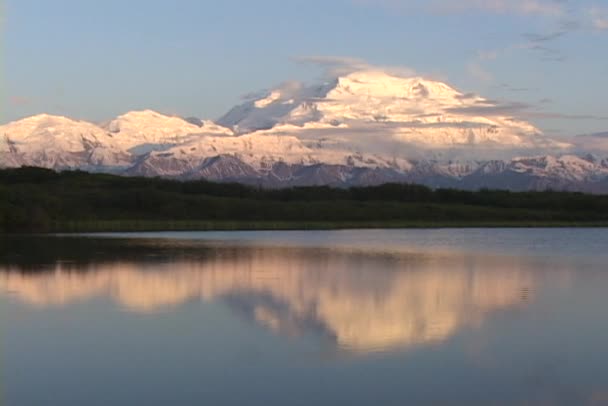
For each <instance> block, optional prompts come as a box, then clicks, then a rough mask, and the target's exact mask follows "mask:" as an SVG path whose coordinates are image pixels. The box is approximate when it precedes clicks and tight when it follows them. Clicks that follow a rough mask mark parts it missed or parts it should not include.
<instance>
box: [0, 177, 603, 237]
mask: <svg viewBox="0 0 608 406" xmlns="http://www.w3.org/2000/svg"><path fill="white" fill-rule="evenodd" d="M605 225H608V196H594V195H586V194H582V193H565V192H553V191H546V192H525V193H513V192H508V191H497V190H481V191H477V192H469V191H459V190H451V189H438V190H432V189H429V188H427V187H424V186H419V185H403V184H386V185H382V186H374V187H357V188H351V189H338V188H330V187H298V188H289V189H279V190H269V189H260V188H256V187H250V186H245V185H239V184H223V183H212V182H207V181H189V182H180V181H173V180H166V179H159V178H154V179H150V178H129V177H119V176H113V175H106V174H91V173H86V172H81V171H70V172H61V173H58V172H54V171H51V170H48V169H40V168H27V167H24V168H20V169H5V170H0V231H2V232H47V231H139V230H211V229H215V230H217V229H222V230H236V229H327V228H359V227H361V228H369V227H444V226H454V227H456V226H458V227H461V226H482V227H490V226H497V227H498V226H605Z"/></svg>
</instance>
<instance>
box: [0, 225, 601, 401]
mask: <svg viewBox="0 0 608 406" xmlns="http://www.w3.org/2000/svg"><path fill="white" fill-rule="evenodd" d="M0 244H1V248H0V348H1V351H0V403H1V404H2V405H8V406H12V405H18V406H19V405H62V406H68V405H104V406H106V405H136V404H141V405H152V406H154V405H264V406H272V405H332V406H334V405H341V404H343V405H427V404H429V405H608V269H607V268H608V267H607V265H608V230H606V229H595V230H591V229H559V230H558V229H550V230H549V229H547V230H543V229H537V230H523V229H521V230H516V229H513V230H510V229H503V230H497V229H492V230H391V231H388V230H386V231H384V230H376V231H340V232H242V233H241V232H239V233H236V232H235V233H148V234H103V235H101V234H100V235H86V236H78V237H62V236H55V237H20V238H17V237H14V238H10V239H9V238H5V239H0Z"/></svg>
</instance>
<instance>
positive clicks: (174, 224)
mask: <svg viewBox="0 0 608 406" xmlns="http://www.w3.org/2000/svg"><path fill="white" fill-rule="evenodd" d="M567 227H586V228H590V227H608V221H403V220H401V221H341V222H332V221H316V222H302V221H183V220H178V221H168V220H164V221H152V220H143V221H137V220H132V221H125V220H115V221H112V220H106V221H69V222H57V223H54V224H53V226H52V228H51V229H50V230H49V231H50V232H59V233H95V232H142V231H254V230H277V231H278V230H352V229H401V228H402V229H408V228H409V229H428V228H567Z"/></svg>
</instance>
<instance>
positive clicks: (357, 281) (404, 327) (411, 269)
mask: <svg viewBox="0 0 608 406" xmlns="http://www.w3.org/2000/svg"><path fill="white" fill-rule="evenodd" d="M140 254H141V253H140ZM142 258H145V260H144V259H142V260H139V261H138V260H135V259H132V258H129V259H123V258H121V257H120V256H118V257H113V258H112V259H111V260H108V259H107V258H104V259H99V260H98V261H90V262H88V263H80V262H78V261H76V262H71V261H67V262H66V261H65V260H63V259H62V260H56V261H55V262H54V263H53V264H51V265H49V266H46V267H42V266H41V267H38V268H36V267H34V268H32V267H31V266H30V267H29V268H27V270H26V269H24V268H23V267H21V266H20V265H19V264H15V263H12V264H6V265H4V266H3V268H2V272H1V273H0V291H4V292H8V293H9V294H10V295H12V296H13V297H15V298H17V300H19V301H22V302H25V303H27V304H30V305H33V306H40V307H48V306H60V305H67V304H72V303H76V302H79V301H86V300H89V299H92V298H95V297H108V298H111V299H112V300H114V301H116V303H118V304H119V305H120V306H122V307H124V308H125V309H127V310H129V311H133V312H141V313H146V312H157V311H171V310H172V309H173V308H175V307H176V306H179V305H180V304H183V303H185V302H187V301H192V300H202V301H204V302H209V301H216V302H221V303H224V304H225V305H227V306H229V307H230V308H231V309H232V310H233V311H235V312H237V313H238V314H239V315H242V316H245V317H247V318H249V319H251V320H253V321H255V322H256V323H258V324H259V325H262V326H264V327H265V328H269V329H271V330H272V331H274V332H276V333H278V334H282V335H286V336H300V335H302V334H315V335H318V336H320V337H329V338H330V340H331V342H334V343H335V345H336V346H338V347H339V348H341V349H345V350H348V351H352V352H369V351H378V350H389V349H407V348H410V347H412V346H416V345H421V344H428V343H436V342H441V341H443V340H446V339H447V338H449V337H450V336H452V335H454V334H455V333H457V332H458V331H459V330H460V329H463V328H467V327H475V326H478V325H479V324H480V323H482V322H483V321H484V320H485V319H486V318H487V317H489V316H491V315H492V314H494V313H495V312H497V311H501V310H508V309H516V308H517V307H518V306H525V305H526V303H527V302H528V301H530V300H533V298H534V292H535V290H536V286H537V282H536V281H535V276H534V275H535V274H534V273H533V272H530V270H531V265H530V264H529V263H528V262H526V261H524V260H520V259H517V258H514V257H492V256H483V255H464V254H463V255H456V254H449V255H447V254H446V255H428V254H425V255H416V254H408V255H406V254H399V255H389V254H378V253H375V254H371V253H365V252H358V251H349V250H328V249H323V250H322V249H311V248H302V249H298V248H289V249H286V248H282V249H273V248H248V247H213V248H212V249H209V247H205V249H203V248H202V247H198V248H195V249H193V250H191V251H189V252H188V254H187V255H184V252H183V251H182V254H181V255H179V256H178V257H173V258H162V257H161V258H156V259H154V258H150V257H149V256H145V255H142ZM33 269H37V271H33ZM40 269H43V270H40ZM554 274H555V272H554ZM555 275H556V274H555ZM537 276H538V275H537V274H536V277H537Z"/></svg>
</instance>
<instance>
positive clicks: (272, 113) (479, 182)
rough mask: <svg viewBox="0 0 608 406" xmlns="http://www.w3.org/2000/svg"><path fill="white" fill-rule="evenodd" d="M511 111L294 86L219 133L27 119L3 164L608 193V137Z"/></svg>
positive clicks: (368, 74) (400, 87) (474, 101)
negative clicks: (563, 129) (553, 127)
mask: <svg viewBox="0 0 608 406" xmlns="http://www.w3.org/2000/svg"><path fill="white" fill-rule="evenodd" d="M506 111H508V109H505V108H503V106H501V105H499V104H497V103H496V102H494V101H491V100H487V99H484V98H482V97H480V96H477V95H474V94H466V93H462V92H459V91H458V90H456V89H454V88H452V87H450V86H449V85H447V84H445V83H441V82H437V81H432V80H428V79H424V78H420V77H409V78H402V77H398V76H394V75H389V74H386V73H383V72H377V71H360V72H354V73H351V74H348V75H344V76H341V77H338V78H335V79H333V80H330V81H328V82H326V83H322V84H320V85H316V86H305V85H302V84H299V83H288V84H284V85H282V86H279V87H278V88H276V89H272V90H270V91H266V92H262V93H260V94H258V95H255V96H252V97H251V98H250V99H249V100H246V101H244V102H243V103H242V104H241V105H239V106H236V107H234V108H233V109H232V110H230V111H229V112H228V113H227V114H226V115H224V116H223V117H221V118H220V119H219V120H218V121H217V123H215V122H212V121H205V120H200V119H196V118H188V119H182V118H180V117H171V116H166V115H163V114H160V113H157V112H154V111H150V110H146V111H137V112H130V113H127V114H124V115H122V116H120V117H117V118H116V119H114V120H111V121H109V122H107V123H103V124H101V125H96V124H93V123H88V122H83V121H76V120H72V119H69V118H66V117H58V116H50V115H45V114H43V115H38V116H34V117H29V118H26V119H23V120H19V121H16V122H12V123H9V124H6V125H4V126H0V166H1V167H18V166H22V165H32V166H40V167H48V168H54V169H75V168H79V169H85V170H89V171H100V172H110V173H117V174H124V175H138V176H163V177H168V178H178V179H198V178H205V179H210V180H216V181H237V182H244V183H249V184H256V185H263V186H267V187H284V186H294V185H321V184H327V185H333V186H352V185H371V184H379V183H385V182H413V183H421V184H426V185H429V186H433V187H455V188H464V189H478V188H480V187H489V188H504V189H511V190H529V189H547V188H552V189H557V190H581V191H588V192H595V193H608V160H607V159H604V158H602V154H601V151H602V150H604V151H608V148H605V149H603V146H605V145H606V144H605V139H606V137H605V134H592V135H586V136H579V137H574V138H573V142H572V143H566V142H563V141H558V140H554V139H551V138H549V137H546V136H545V135H543V134H542V133H541V131H540V130H538V129H537V128H535V127H534V126H532V125H530V124H529V123H526V122H524V121H521V120H518V119H516V118H514V117H512V116H510V115H508V114H507V113H506ZM587 146H588V148H587V149H586V150H587V151H594V152H595V153H596V155H590V154H588V153H586V152H585V148H586V147H587ZM598 151H599V152H600V153H599V154H597V153H598ZM606 156H608V152H607V153H606Z"/></svg>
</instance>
